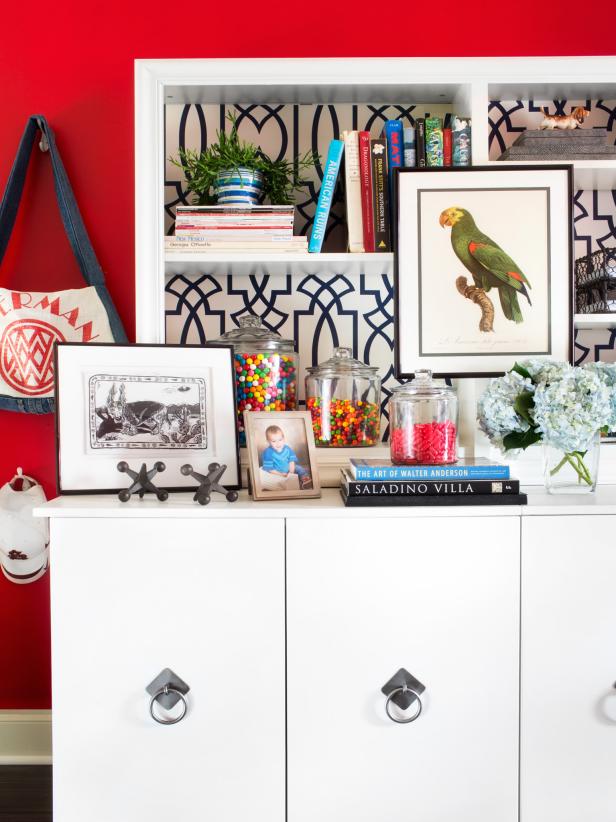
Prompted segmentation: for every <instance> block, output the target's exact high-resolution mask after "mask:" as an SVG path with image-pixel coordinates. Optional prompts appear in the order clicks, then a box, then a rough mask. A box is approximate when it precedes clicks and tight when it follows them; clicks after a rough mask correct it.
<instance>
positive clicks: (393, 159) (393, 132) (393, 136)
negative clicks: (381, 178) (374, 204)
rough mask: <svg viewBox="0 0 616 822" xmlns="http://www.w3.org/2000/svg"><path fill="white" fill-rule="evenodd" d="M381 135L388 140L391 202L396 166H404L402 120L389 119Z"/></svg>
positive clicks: (388, 174)
mask: <svg viewBox="0 0 616 822" xmlns="http://www.w3.org/2000/svg"><path fill="white" fill-rule="evenodd" d="M381 137H384V138H385V139H386V140H387V177H388V182H389V202H390V203H391V201H392V195H393V190H394V168H402V166H403V165H404V161H403V151H404V149H403V135H402V121H401V120H387V122H386V123H385V125H384V127H383V133H382V134H381Z"/></svg>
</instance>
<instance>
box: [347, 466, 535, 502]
mask: <svg viewBox="0 0 616 822" xmlns="http://www.w3.org/2000/svg"><path fill="white" fill-rule="evenodd" d="M341 475H342V487H343V488H344V489H345V490H346V492H347V494H348V495H349V496H350V497H394V496H397V497H425V496H429V497H432V496H436V497H438V496H454V495H456V496H474V495H476V494H495V495H499V494H500V495H503V494H505V495H506V494H519V493H520V481H519V480H516V479H509V480H453V481H452V480H447V481H440V482H438V481H437V482H435V481H431V480H427V481H419V482H418V481H416V480H400V481H399V482H393V481H390V480H372V481H366V482H363V481H361V480H354V479H353V476H352V475H351V474H350V473H349V471H346V470H343V471H341Z"/></svg>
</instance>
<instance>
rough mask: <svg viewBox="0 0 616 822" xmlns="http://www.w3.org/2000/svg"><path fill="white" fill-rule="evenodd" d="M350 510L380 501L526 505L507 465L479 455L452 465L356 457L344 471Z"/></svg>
mask: <svg viewBox="0 0 616 822" xmlns="http://www.w3.org/2000/svg"><path fill="white" fill-rule="evenodd" d="M340 494H341V496H342V501H343V502H344V504H345V506H347V507H349V508H354V507H357V508H360V507H375V506H382V505H392V506H393V505H526V502H527V498H526V494H521V493H520V483H519V480H516V479H511V477H510V476H509V466H508V465H503V464H501V463H497V462H490V461H489V460H487V459H483V458H481V457H478V458H476V459H462V460H458V462H457V463H455V464H454V465H394V464H393V463H391V462H385V461H379V460H368V459H354V460H351V464H350V468H349V469H348V470H343V471H342V484H341V487H340Z"/></svg>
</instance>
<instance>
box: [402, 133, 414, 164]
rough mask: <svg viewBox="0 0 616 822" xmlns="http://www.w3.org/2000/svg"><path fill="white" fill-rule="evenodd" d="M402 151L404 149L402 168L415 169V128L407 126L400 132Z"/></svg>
mask: <svg viewBox="0 0 616 822" xmlns="http://www.w3.org/2000/svg"><path fill="white" fill-rule="evenodd" d="M402 135H403V137H402V139H403V143H402V145H403V149H404V167H405V168H415V166H416V165H417V150H416V144H415V127H414V126H407V127H406V128H405V129H403V130H402Z"/></svg>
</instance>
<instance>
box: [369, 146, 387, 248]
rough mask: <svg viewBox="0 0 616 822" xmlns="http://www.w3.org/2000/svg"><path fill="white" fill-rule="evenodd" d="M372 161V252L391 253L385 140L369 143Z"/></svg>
mask: <svg viewBox="0 0 616 822" xmlns="http://www.w3.org/2000/svg"><path fill="white" fill-rule="evenodd" d="M370 157H371V160H372V207H373V211H374V250H375V251H391V239H390V235H389V186H388V184H387V140H385V139H384V138H382V137H378V138H377V139H375V140H371V141H370Z"/></svg>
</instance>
